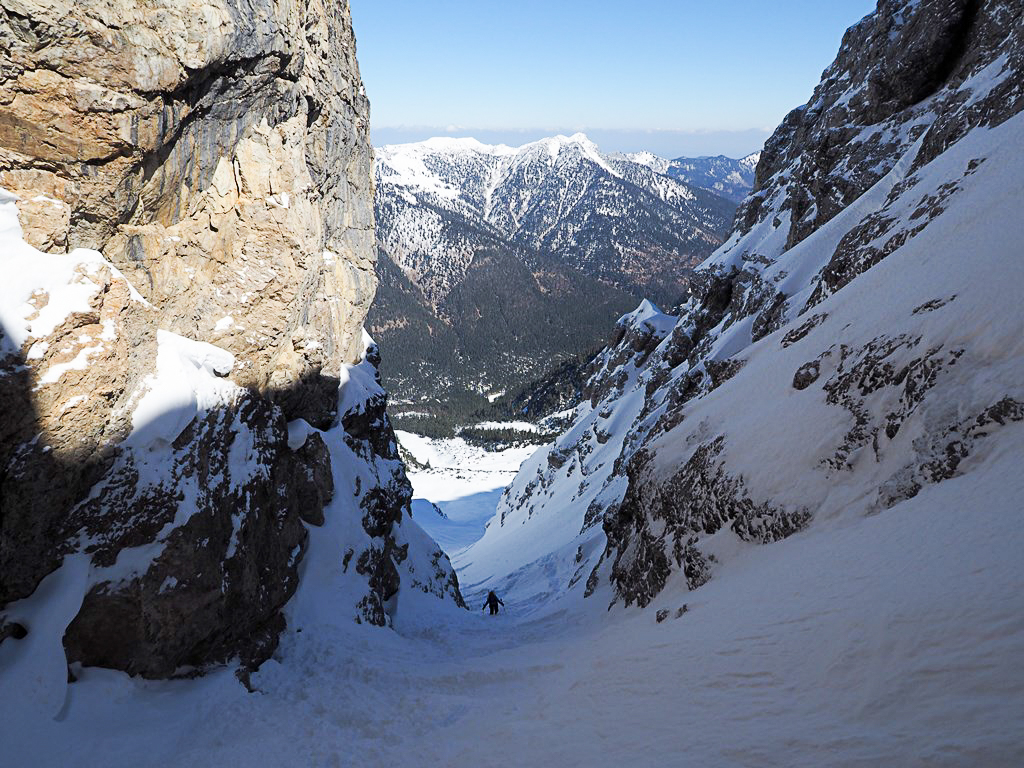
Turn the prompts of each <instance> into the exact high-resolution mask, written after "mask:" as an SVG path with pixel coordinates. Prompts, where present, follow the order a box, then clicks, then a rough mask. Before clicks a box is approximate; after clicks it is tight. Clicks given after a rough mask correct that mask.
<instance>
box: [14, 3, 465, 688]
mask: <svg viewBox="0 0 1024 768" xmlns="http://www.w3.org/2000/svg"><path fill="white" fill-rule="evenodd" d="M0 39H2V40H3V48H2V50H3V51H4V58H3V60H2V61H0V78H2V79H3V88H2V89H0V90H2V94H3V95H2V96H0V187H2V188H3V189H2V190H0V263H2V266H3V271H4V274H5V282H4V284H3V285H2V286H0V396H2V398H3V403H4V408H3V410H2V412H0V626H5V627H7V626H15V625H17V623H18V619H19V608H18V605H19V602H18V601H21V600H24V599H37V597H38V595H34V594H33V593H34V592H35V591H36V589H37V587H38V585H39V584H40V583H41V581H42V580H43V579H44V578H45V577H46V576H47V575H48V574H49V573H51V572H52V571H54V570H55V569H56V568H58V567H60V565H61V562H62V560H64V559H65V558H66V557H67V556H69V555H75V556H76V557H82V556H84V557H87V558H88V559H89V562H90V567H89V575H88V579H87V582H86V584H85V588H84V591H83V593H82V595H81V608H80V610H79V611H78V613H77V616H75V618H74V620H73V621H71V623H70V624H69V625H68V627H67V630H66V633H65V635H64V646H65V649H66V651H67V656H68V660H69V661H70V662H79V663H82V664H85V665H96V666H103V667H110V668H115V669H121V670H125V671H127V672H129V673H132V674H140V675H143V676H146V677H156V678H162V677H168V676H174V675H179V674H192V673H195V672H197V671H202V670H203V669H204V668H206V667H207V666H208V665H210V664H214V663H220V662H224V661H227V660H230V659H238V660H239V661H240V663H241V668H242V669H243V670H250V669H252V668H253V667H255V666H257V665H258V664H259V663H261V662H262V661H263V660H265V659H266V658H268V656H269V655H270V654H271V653H272V652H273V650H274V648H275V647H276V644H277V640H278V636H279V634H280V632H281V631H282V629H283V627H284V626H285V620H284V618H283V614H282V608H283V607H284V606H285V604H286V603H287V602H288V601H289V599H291V598H292V596H293V595H294V594H295V592H296V590H297V588H298V586H299V565H300V563H301V562H302V560H303V558H304V556H305V554H306V552H307V548H308V543H309V540H310V530H315V529H316V527H317V526H327V527H329V526H331V525H332V524H333V525H337V524H338V519H337V518H338V517H339V516H340V517H352V518H353V520H354V525H353V526H351V527H350V528H345V526H344V525H342V526H341V527H342V528H343V529H344V530H347V531H350V533H349V534H347V535H348V538H347V539H346V541H347V542H348V544H347V545H346V546H347V547H348V548H349V549H350V551H351V554H350V555H349V556H350V557H352V556H353V555H354V556H355V558H356V560H357V561H358V562H359V563H362V564H364V565H363V567H362V568H361V569H360V570H359V572H358V573H357V572H356V571H355V570H353V572H352V577H351V578H352V579H353V580H354V581H355V585H354V586H353V587H352V589H351V590H350V591H349V592H347V593H346V594H350V595H355V597H354V598H353V603H352V611H353V613H352V615H353V617H354V618H356V619H357V620H359V621H368V622H370V623H373V624H377V625H387V624H389V623H390V616H389V614H388V613H387V611H388V610H390V608H391V607H393V606H391V604H389V603H388V601H389V600H390V599H392V598H393V597H394V596H395V593H396V592H397V591H398V590H399V588H400V587H403V586H408V587H409V588H410V589H422V590H424V591H427V592H430V593H432V594H435V595H438V596H440V597H444V598H446V599H454V600H455V601H456V602H460V601H461V596H460V595H459V592H458V583H457V580H456V579H455V577H454V573H453V572H452V571H451V568H450V566H449V565H448V564H447V558H446V557H445V556H444V555H443V553H441V552H438V551H436V547H435V546H432V542H430V543H429V544H427V543H424V542H422V541H421V540H420V539H417V538H416V536H415V534H414V533H410V532H409V531H407V530H404V529H406V528H409V527H410V525H411V523H409V522H408V518H409V501H410V496H411V492H410V489H409V487H408V482H407V480H406V479H405V476H404V470H403V468H402V465H401V463H400V462H399V461H398V460H397V457H396V449H395V447H394V441H393V438H392V435H391V428H390V425H389V423H388V421H387V418H386V416H385V415H384V410H383V409H384V404H385V402H386V396H385V395H384V393H383V391H382V390H380V387H379V385H377V384H374V385H373V386H369V387H366V386H357V385H354V384H353V383H352V382H353V381H354V380H356V379H366V378H369V380H370V381H371V382H373V381H374V380H375V376H376V374H375V362H376V361H378V360H379V357H377V355H376V352H375V351H373V352H372V353H368V349H369V350H375V347H372V346H370V345H369V342H368V340H367V339H366V337H365V334H364V333H363V332H362V323H363V320H364V318H365V315H366V310H367V307H368V305H369V302H370V301H371V300H372V296H373V290H374V286H375V282H374V277H373V257H374V251H373V240H374V235H373V213H372V191H371V189H372V184H371V178H370V170H371V150H370V147H369V145H368V141H367V113H368V104H367V102H366V99H365V96H364V95H363V90H362V85H361V82H360V78H359V73H358V68H357V66H356V62H355V43H354V39H353V36H352V29H351V22H350V19H349V11H348V5H347V3H344V2H343V3H323V2H316V1H315V0H314V2H312V3H302V4H300V3H290V2H285V3H280V2H274V3H271V2H266V3H261V2H257V3H255V4H253V3H238V2H222V3H213V4H211V3H205V4H196V3H190V2H176V1H174V0H168V1H166V2H160V3H158V4H156V5H154V4H152V3H146V4H137V3H134V2H116V3H84V4H83V3H76V4H72V5H68V4H59V3H58V4H56V5H55V4H53V3H35V2H17V3H4V4H3V6H2V7H0ZM5 190H9V191H5ZM12 193H13V194H12ZM23 235H24V239H23V237H22V236H23ZM26 241H27V242H26ZM37 248H41V249H43V250H45V251H46V252H45V253H44V252H41V251H40V250H37ZM367 358H369V359H367ZM355 371H358V372H359V373H354V372H355ZM343 382H345V383H344V386H342V388H341V390H340V392H339V385H340V384H342V383H343ZM339 403H340V406H339ZM357 414H359V415H357ZM339 477H341V478H342V484H341V485H340V486H339V487H336V485H337V483H338V478H339ZM409 540H414V541H415V542H416V544H415V546H414V547H413V548H412V550H410V547H409V544H408V541H409ZM399 542H403V543H402V544H399ZM344 555H345V552H344V551H340V552H338V553H337V559H338V560H339V562H340V560H341V559H342V557H343V556H344ZM414 565H415V566H418V567H417V568H414ZM414 572H415V576H414V575H413V573H414ZM5 606H6V608H5ZM28 629H29V631H31V627H29V628H28ZM5 636H9V637H14V636H15V635H14V634H12V633H11V632H7V631H6V630H5Z"/></svg>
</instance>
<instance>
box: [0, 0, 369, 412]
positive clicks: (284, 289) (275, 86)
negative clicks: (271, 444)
mask: <svg viewBox="0 0 1024 768" xmlns="http://www.w3.org/2000/svg"><path fill="white" fill-rule="evenodd" d="M0 41H2V44H3V45H2V49H3V50H4V51H5V57H4V61H3V66H2V68H0V83H2V88H0V92H2V94H3V96H0V187H3V188H6V189H8V190H10V191H12V192H15V193H16V194H18V195H19V197H21V202H20V203H19V207H20V210H21V220H22V225H23V228H24V230H25V233H26V238H27V240H28V241H29V242H30V243H31V244H33V245H35V246H37V247H39V248H41V249H42V250H45V251H48V252H63V251H66V250H68V249H70V248H74V247H85V248H92V249H95V250H99V251H101V252H102V253H103V254H104V255H105V256H106V258H107V259H108V260H109V261H110V262H112V263H113V264H114V265H115V266H117V267H118V268H119V269H121V271H122V272H123V273H124V274H125V275H126V277H127V278H128V279H129V280H130V281H131V282H132V284H133V285H135V286H136V287H137V288H138V290H139V291H140V292H141V293H142V295H143V296H144V297H145V298H146V299H147V300H149V301H150V302H151V303H152V304H154V305H155V306H156V307H157V309H158V310H159V311H160V324H161V326H162V327H164V328H166V329H168V330H173V331H175V332H177V333H180V334H183V335H186V336H189V337H192V338H202V339H205V340H209V341H213V342H215V343H217V344H218V345H219V346H221V347H224V348H225V349H228V350H229V351H230V352H232V353H233V354H234V355H235V357H236V361H237V363H236V372H235V379H236V381H238V383H239V384H241V385H242V386H246V387H252V388H255V389H258V390H260V391H263V392H266V391H288V392H289V396H288V398H286V399H284V400H283V401H282V405H283V407H284V408H285V411H286V413H287V415H288V416H289V417H299V416H301V417H304V418H307V420H309V421H310V422H311V423H316V424H319V425H323V426H326V425H328V424H329V423H330V420H331V417H332V416H333V406H332V403H333V399H334V396H333V392H332V385H331V382H330V381H329V380H328V379H327V378H322V377H319V376H318V374H319V373H320V372H321V371H326V372H331V371H336V370H337V369H338V367H339V366H340V364H341V363H342V362H349V363H351V362H354V361H355V360H357V359H358V357H359V354H360V352H361V347H360V343H361V342H360V327H361V323H362V318H363V317H364V316H365V314H366V311H367V309H368V307H369V304H370V301H371V300H372V297H373V290H374V277H373V251H372V243H373V212H372V208H371V206H372V201H371V186H370V185H371V182H370V167H371V162H372V157H371V149H370V147H369V145H368V141H367V133H368V104H367V101H366V97H365V94H364V91H363V87H362V84H361V81H360V78H359V72H358V68H357V65H356V61H355V44H354V39H353V36H352V29H351V21H350V19H349V13H348V4H347V3H345V2H342V3H327V2H323V1H322V0H314V2H309V3H307V2H284V3H280V2H270V0H265V1H264V0H260V1H259V2H256V3H252V2H245V3H243V2H237V1H236V0H219V1H218V2H213V3H201V4H200V3H195V2H189V1H187V0H161V2H159V3H157V4H156V5H155V6H154V4H152V3H136V2H128V1H126V2H115V3H109V2H84V3H70V4H69V3H50V2H34V1H33V0H28V1H27V2H21V1H20V0H19V2H15V3H5V4H4V7H3V8H2V9H0ZM299 384H304V386H296V385H299Z"/></svg>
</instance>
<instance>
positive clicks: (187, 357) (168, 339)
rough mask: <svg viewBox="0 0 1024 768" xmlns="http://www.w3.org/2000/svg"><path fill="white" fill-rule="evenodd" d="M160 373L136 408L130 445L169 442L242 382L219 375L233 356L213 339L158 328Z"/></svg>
mask: <svg viewBox="0 0 1024 768" xmlns="http://www.w3.org/2000/svg"><path fill="white" fill-rule="evenodd" d="M156 364H157V373H156V375H153V376H150V377H149V378H148V380H147V382H146V384H147V390H148V391H147V392H146V394H145V395H143V397H142V399H141V400H140V401H139V404H138V405H137V406H136V408H135V411H134V412H133V413H132V436H131V437H130V438H129V443H130V444H131V445H137V446H143V445H149V444H152V443H154V442H161V443H163V444H170V443H172V442H174V440H175V439H176V438H177V437H178V435H180V434H181V433H182V431H183V430H184V429H185V427H187V426H188V425H189V423H190V422H191V421H192V419H193V418H195V416H196V415H197V414H198V413H199V412H200V411H205V410H210V409H211V408H215V407H216V406H218V405H223V404H224V403H227V402H230V401H231V400H232V399H233V398H234V396H235V394H236V393H237V391H238V387H237V385H235V384H233V383H232V382H230V381H228V380H226V379H223V378H220V377H222V376H225V375H227V374H228V373H230V371H231V369H232V368H233V367H234V364H235V359H234V356H233V355H232V354H231V353H230V352H228V351H227V350H224V349H221V348H220V347H215V346H214V345H213V344H207V343H205V342H200V341H193V340H191V339H186V338H185V337H184V336H179V335H178V334H176V333H171V332H169V331H157V358H156Z"/></svg>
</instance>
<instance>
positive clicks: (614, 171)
mask: <svg viewBox="0 0 1024 768" xmlns="http://www.w3.org/2000/svg"><path fill="white" fill-rule="evenodd" d="M755 164H756V155H752V156H750V157H747V158H744V159H743V160H729V159H728V158H698V159H690V160H688V159H679V160H665V159H662V158H658V157H655V156H653V155H650V154H638V155H621V154H617V155H605V154H602V153H601V152H600V151H599V150H598V148H597V146H596V145H594V143H593V142H591V141H590V140H589V139H587V137H586V136H585V135H583V134H576V135H574V136H571V137H566V136H556V137H552V138H547V139H542V140H540V141H537V142H533V143H530V144H526V145H524V146H522V147H519V148H512V147H507V146H489V145H484V144H481V143H479V142H477V141H475V140H473V139H444V138H435V139H430V140H428V141H424V142H420V143H416V144H405V145H398V146H386V147H381V148H378V150H377V160H376V166H375V176H376V198H375V209H376V214H377V243H378V249H379V259H378V270H377V271H378V279H379V289H378V298H377V302H376V304H375V306H374V307H373V308H372V309H371V312H370V315H369V320H368V322H369V330H370V332H371V334H372V335H373V336H374V338H375V339H377V340H379V341H380V342H381V344H382V346H384V347H385V348H386V349H388V350H389V351H390V355H389V356H386V357H385V359H384V362H383V369H382V370H383V374H384V376H385V379H386V381H387V382H388V385H389V387H390V388H391V390H392V392H393V394H394V396H395V398H396V399H397V400H398V401H399V402H407V403H413V404H415V405H413V406H411V410H412V412H415V413H430V414H432V415H436V414H437V413H438V411H439V410H447V411H449V412H451V411H453V410H454V411H463V410H465V408H466V407H479V405H481V404H483V403H485V402H486V401H484V400H483V399H482V397H483V395H486V394H492V395H493V394H494V393H496V392H501V391H504V390H506V389H508V388H510V387H512V386H514V385H515V384H517V383H521V382H523V381H525V380H527V379H530V378H532V377H535V376H537V375H539V374H542V373H544V372H545V371H546V370H547V369H549V368H552V367H555V366H557V365H559V364H560V363H562V362H563V361H565V360H571V359H577V360H578V359H580V358H586V357H588V356H589V354H590V353H592V352H593V351H594V350H595V349H596V348H597V347H598V346H600V345H601V344H602V343H603V342H604V341H605V340H606V338H605V333H606V329H607V327H608V324H609V322H611V321H612V320H613V319H614V318H616V317H618V316H620V315H621V314H623V313H624V312H625V311H627V310H628V309H629V308H631V307H632V306H634V305H635V304H636V302H637V301H638V300H639V299H640V298H643V297H652V298H653V299H654V300H656V301H658V302H661V303H663V304H666V305H669V306H673V305H675V304H678V303H679V302H680V301H682V300H683V299H684V298H685V297H686V295H687V292H688V290H689V289H688V284H687V279H688V275H689V273H690V271H691V270H692V267H693V266H694V265H695V264H697V263H699V262H700V261H702V260H703V259H704V258H706V257H707V256H708V255H709V254H710V253H711V252H712V251H713V250H714V249H715V248H716V247H718V246H719V245H720V244H721V243H722V242H723V240H724V235H725V233H726V232H727V230H728V228H729V226H730V224H731V221H732V217H733V214H734V211H735V202H734V200H732V199H729V196H733V197H735V195H736V194H737V190H739V189H741V188H742V187H743V185H744V184H746V185H747V186H748V187H749V185H750V184H752V182H753V179H752V169H753V167H754V165H755ZM705 187H710V188H713V189H708V188H705ZM719 193H721V194H719ZM396 414H397V415H398V418H399V419H401V418H402V414H403V411H402V410H401V409H399V410H397V411H396ZM405 414H406V415H408V414H409V411H408V410H407V411H406V412H405ZM418 426H419V427H420V428H422V427H423V425H422V424H420V425H418Z"/></svg>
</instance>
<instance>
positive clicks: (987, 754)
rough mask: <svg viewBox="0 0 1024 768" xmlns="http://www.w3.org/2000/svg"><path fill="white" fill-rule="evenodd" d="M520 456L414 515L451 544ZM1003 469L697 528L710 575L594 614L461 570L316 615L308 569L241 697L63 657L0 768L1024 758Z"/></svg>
mask: <svg viewBox="0 0 1024 768" xmlns="http://www.w3.org/2000/svg"><path fill="white" fill-rule="evenodd" d="M424 446H425V444H424ZM465 458H466V456H463V459H465ZM521 458H522V457H521V456H519V455H517V454H509V455H505V456H497V455H493V456H491V457H490V458H489V459H488V458H487V457H480V456H476V457H470V465H465V464H463V465H462V466H461V467H460V466H459V465H460V463H462V459H459V457H458V456H456V455H451V454H449V455H448V456H447V458H446V457H444V456H441V455H437V456H435V457H434V459H433V460H432V461H431V466H432V467H433V468H434V470H432V474H433V478H428V477H424V476H423V475H422V474H419V473H414V474H413V481H414V483H415V484H416V488H417V493H418V494H422V493H424V492H430V493H432V494H433V497H432V498H431V501H433V502H435V503H437V504H438V506H440V508H441V510H442V511H443V512H444V513H445V514H446V515H447V516H448V517H447V519H446V518H442V517H441V516H440V515H437V513H436V511H434V510H433V508H432V507H430V505H429V503H428V502H420V503H419V504H418V506H417V510H418V511H417V517H418V518H424V517H425V516H426V512H427V511H428V510H429V511H430V512H431V513H432V514H434V515H435V516H436V517H437V520H436V521H433V522H437V523H438V525H432V526H428V529H429V527H433V528H435V530H440V529H441V528H444V527H445V526H447V528H448V530H447V531H446V532H444V535H445V536H448V537H449V538H450V540H451V541H452V542H455V543H459V542H462V543H463V546H464V545H465V544H466V543H471V542H472V540H473V537H479V535H480V533H481V532H482V529H483V525H484V522H485V520H486V513H487V510H488V508H489V509H490V510H491V511H493V509H494V502H495V501H496V499H497V496H498V495H499V494H500V491H501V487H502V486H503V485H504V483H505V482H507V478H508V473H509V472H511V471H512V470H513V469H514V468H513V467H511V466H509V464H511V463H514V462H515V461H518V460H521ZM486 461H491V462H492V464H491V465H489V466H488V465H487V464H486ZM1015 461H1016V457H1015V456H1014V455H1013V454H1012V453H1010V454H1008V455H1004V456H999V457H991V459H990V466H991V468H992V471H993V472H995V473H1001V474H1000V475H993V476H1002V477H1014V476H1016V477H1018V479H1017V480H1016V486H1015V487H1009V488H1003V489H1001V490H1000V491H999V493H998V494H997V496H996V497H993V493H992V490H991V484H990V481H986V474H985V473H980V472H979V473H974V474H972V475H968V476H965V477H963V478H958V479H956V480H952V481H949V482H950V483H956V484H957V486H956V487H957V497H958V498H959V499H961V500H962V501H963V503H964V504H970V503H971V500H972V499H976V498H978V497H979V495H981V494H984V498H986V500H987V503H986V505H983V508H981V509H978V508H977V505H974V508H973V509H972V514H971V515H970V516H965V515H961V514H957V510H953V509H948V508H940V507H938V506H936V505H935V504H934V499H932V497H931V495H930V494H929V492H928V489H926V490H925V491H924V492H922V493H921V494H920V495H919V496H918V497H917V498H916V499H913V500H911V501H910V502H907V503H905V504H902V505H900V507H898V508H895V509H894V510H891V511H890V512H888V513H886V514H884V515H879V516H876V517H873V518H868V519H863V520H858V521H845V522H843V521H833V522H827V523H823V524H821V525H815V526H812V527H811V529H810V530H808V531H807V532H805V533H803V534H799V535H797V536H794V537H792V538H790V539H788V540H786V541H783V542H780V543H778V544H774V545H771V546H762V547H753V546H747V545H741V544H740V543H739V542H737V541H735V540H730V539H729V538H728V537H727V535H725V534H719V538H718V540H716V541H714V542H712V546H714V547H715V548H716V551H717V552H718V554H719V560H720V565H719V567H718V569H717V570H716V573H715V576H714V578H713V579H712V580H711V582H709V583H708V584H707V585H705V586H704V587H702V588H701V589H700V590H698V591H696V592H691V593H687V592H686V591H685V588H684V587H683V586H682V585H680V584H678V583H674V584H670V585H669V587H668V588H667V589H666V590H665V592H664V594H665V595H671V596H674V597H668V598H666V599H664V600H660V601H658V602H656V604H655V605H652V606H650V607H649V608H648V610H646V611H640V610H637V609H635V608H634V609H628V610H624V609H622V608H621V607H618V608H616V609H614V610H612V611H611V612H607V611H606V610H605V609H606V607H607V605H608V602H609V595H608V594H606V593H601V592H599V593H598V594H597V595H595V596H594V597H593V598H591V599H589V600H586V601H583V600H580V599H579V597H578V596H576V597H573V598H571V599H570V598H564V597H554V598H552V599H551V600H549V601H547V602H546V603H545V604H543V605H521V604H517V603H515V602H514V601H507V602H509V605H508V606H507V608H508V610H507V611H506V612H503V613H502V614H501V615H499V616H497V617H489V616H486V615H484V613H483V612H482V611H481V610H480V608H481V604H482V595H481V594H480V593H479V591H476V592H474V589H473V587H472V586H471V585H467V599H468V601H469V602H470V608H471V609H472V610H470V611H462V610H458V609H454V608H451V609H448V610H445V611H441V612H439V611H437V610H436V606H433V605H432V604H428V603H410V604H401V605H400V606H399V609H398V613H397V617H398V618H397V619H396V631H395V632H391V631H386V630H376V629H370V628H367V627H357V626H356V625H354V624H353V623H352V621H351V617H350V614H349V613H344V612H342V611H338V612H337V613H335V612H333V611H332V610H331V606H330V604H329V603H330V597H329V596H325V595H324V594H322V593H316V591H315V580H314V579H310V580H309V582H310V583H309V584H307V585H305V586H303V587H300V594H299V595H297V596H296V600H295V601H294V602H295V604H294V605H293V606H291V607H290V610H291V611H292V614H291V615H290V616H289V627H290V628H289V631H288V632H287V634H286V635H285V637H284V638H283V640H282V646H281V649H280V652H279V654H278V658H277V659H276V660H273V661H271V662H268V663H267V664H265V665H264V667H263V668H262V669H261V670H260V672H259V673H258V674H257V675H255V676H254V678H253V682H254V684H255V686H256V687H257V688H258V692H257V693H254V694H248V693H246V692H245V691H244V689H243V688H242V686H241V685H239V684H238V682H237V681H236V680H235V679H234V677H233V676H232V675H231V673H230V671H227V670H225V671H222V672H218V673H216V674H213V675H211V676H209V677H207V678H204V679H200V680H195V681H177V682H170V683H151V682H144V681H137V680H132V679H130V678H128V677H126V676H124V675H121V674H117V673H110V672H105V671H101V670H84V671H83V674H82V678H81V680H80V681H79V682H78V683H76V684H75V685H72V686H70V687H68V688H67V691H66V692H63V691H61V692H60V695H61V696H64V697H65V698H64V699H63V701H64V705H63V707H59V711H58V713H57V716H56V718H53V717H52V716H38V714H37V715H33V714H32V711H33V710H32V705H33V702H31V701H28V702H26V701H21V702H10V701H4V703H3V710H2V711H0V716H2V717H3V718H4V719H3V720H0V722H2V723H4V726H3V729H4V746H3V751H4V757H5V759H4V761H3V763H4V764H5V765H7V764H9V765H33V766H35V765H46V766H51V765H52V766H70V765H81V766H100V765H102V766H179V765H180V766H247V767H248V768H251V767H252V766H394V765H399V764H401V765H410V766H461V765H472V766H520V765H521V766H545V765H559V766H577V765H581V766H582V765H588V766H618V765H623V764H629V765H631V766H655V765H657V766H689V765H693V766H787V767H790V766H816V767H817V766H995V767H997V768H999V767H1001V766H1007V767H1008V768H1009V766H1019V765H1024V748H1022V736H1021V731H1020V724H1021V722H1024V694H1022V691H1024V663H1022V662H1024V598H1022V595H1024V576H1022V569H1021V567H1020V565H1019V562H1020V553H1021V552H1024V532H1022V529H1024V526H1021V525H1019V499H1021V498H1024V481H1022V480H1021V479H1020V473H1019V472H1017V473H1014V472H1012V471H1010V470H1011V468H1012V467H1013V466H1015ZM445 462H447V464H445ZM502 462H505V464H504V465H503V464H502ZM469 470H473V471H472V472H471V471H469ZM460 476H461V479H460ZM503 478H504V479H503ZM431 483H433V484H434V485H433V486H431ZM492 483H493V485H492ZM947 491H948V489H947ZM946 498H947V499H948V498H949V496H948V493H947V496H946ZM923 530H927V531H928V536H921V535H920V534H921V531H923ZM452 549H453V550H454V549H455V548H454V547H453V548H452ZM948 553H955V556H952V557H951V556H949V554H948ZM309 556H310V557H311V558H313V566H315V565H316V558H317V557H319V554H318V553H317V550H316V549H315V548H312V549H311V552H310V555H309ZM456 560H458V558H456ZM58 586H59V585H58ZM54 588H57V587H54ZM303 590H305V591H303ZM684 600H685V602H686V603H687V605H688V607H689V610H688V611H687V612H686V613H685V614H683V615H682V616H681V617H680V618H678V619H676V618H670V619H669V620H667V621H665V622H664V623H661V624H658V623H656V622H655V620H654V609H658V608H668V609H670V610H673V613H672V615H673V616H674V615H675V609H677V608H678V607H680V606H681V604H682V602H683V601H684ZM433 602H435V603H436V601H433ZM3 662H4V658H2V656H0V664H2V663H3Z"/></svg>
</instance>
